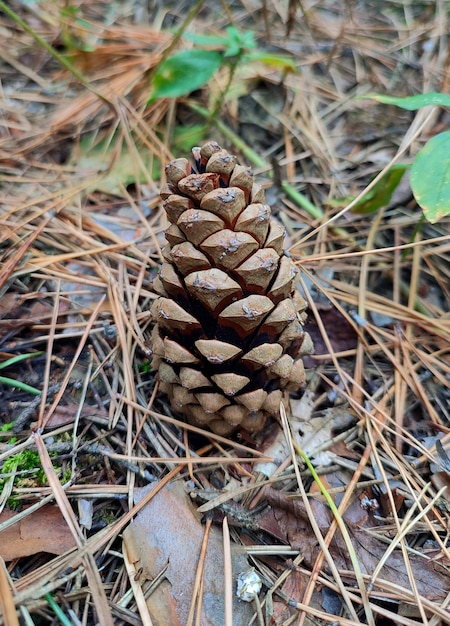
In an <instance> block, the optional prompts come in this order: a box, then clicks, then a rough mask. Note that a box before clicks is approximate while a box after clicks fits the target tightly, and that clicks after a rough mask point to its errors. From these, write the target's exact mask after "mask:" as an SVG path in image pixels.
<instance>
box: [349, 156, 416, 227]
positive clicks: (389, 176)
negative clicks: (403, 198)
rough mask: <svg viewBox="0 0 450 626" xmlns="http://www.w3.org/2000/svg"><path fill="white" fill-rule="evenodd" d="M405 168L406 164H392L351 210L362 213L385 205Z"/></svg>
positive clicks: (370, 211)
mask: <svg viewBox="0 0 450 626" xmlns="http://www.w3.org/2000/svg"><path fill="white" fill-rule="evenodd" d="M407 169H408V167H407V166H406V165H393V166H392V167H391V169H390V170H389V171H388V172H387V173H386V174H385V175H384V176H383V178H381V179H380V180H379V181H378V182H377V183H376V184H375V185H374V186H373V187H372V189H371V190H370V191H368V192H367V193H366V194H364V196H363V197H362V198H361V200H359V201H358V202H357V203H356V204H355V206H353V207H352V212H353V213H358V214H359V215H364V214H366V213H374V212H375V211H378V209H381V208H382V207H384V206H387V205H388V204H389V202H390V201H391V197H392V194H393V193H394V191H395V190H396V189H397V187H398V184H399V183H400V181H401V179H402V178H403V174H404V173H405V171H406V170H407Z"/></svg>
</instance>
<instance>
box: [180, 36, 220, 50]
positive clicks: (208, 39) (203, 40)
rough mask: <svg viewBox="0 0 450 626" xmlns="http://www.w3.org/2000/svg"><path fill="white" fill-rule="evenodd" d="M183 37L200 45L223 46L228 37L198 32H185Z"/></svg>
mask: <svg viewBox="0 0 450 626" xmlns="http://www.w3.org/2000/svg"><path fill="white" fill-rule="evenodd" d="M183 39H187V40H188V41H192V43H195V44H197V45H198V46H221V47H222V48H225V46H226V45H227V43H228V37H217V36H215V35H198V34H197V33H184V35H183Z"/></svg>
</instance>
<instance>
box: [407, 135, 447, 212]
mask: <svg viewBox="0 0 450 626" xmlns="http://www.w3.org/2000/svg"><path fill="white" fill-rule="evenodd" d="M411 189H412V192H413V194H414V198H415V199H416V202H417V204H418V205H419V206H420V207H421V208H422V210H423V213H424V215H425V217H426V219H427V220H428V221H429V222H431V223H433V224H434V223H435V222H437V221H438V220H439V219H441V218H442V217H444V216H445V215H449V214H450V130H447V131H445V132H444V133H439V135H435V137H433V138H432V139H430V140H429V141H427V143H426V144H425V145H424V147H423V148H422V150H421V151H420V152H419V153H418V155H417V156H416V158H415V159H414V162H413V165H412V168H411Z"/></svg>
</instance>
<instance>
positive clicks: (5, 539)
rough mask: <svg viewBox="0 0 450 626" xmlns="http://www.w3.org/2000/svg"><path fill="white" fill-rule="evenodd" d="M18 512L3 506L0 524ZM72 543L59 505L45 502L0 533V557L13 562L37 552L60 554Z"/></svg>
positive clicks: (72, 539) (71, 536) (72, 544)
mask: <svg viewBox="0 0 450 626" xmlns="http://www.w3.org/2000/svg"><path fill="white" fill-rule="evenodd" d="M15 515H17V513H16V512H14V511H11V510H9V509H4V510H3V512H2V513H1V514H0V524H3V523H4V522H6V521H7V520H9V519H11V518H12V517H14V516H15ZM74 546H75V539H74V537H73V535H72V533H71V532H70V530H69V527H68V526H67V524H66V522H65V520H64V517H63V516H62V514H61V512H60V510H59V507H57V506H54V505H52V504H47V505H45V506H43V507H42V508H40V509H38V510H37V511H34V513H31V514H30V515H28V516H26V517H24V518H23V519H21V520H19V521H18V522H16V523H15V524H12V525H11V526H9V527H8V528H6V529H5V530H3V531H1V532H0V556H2V557H3V559H4V560H5V561H12V560H13V559H19V558H21V557H23V556H29V555H30V554H36V553H38V552H49V553H50V554H63V553H64V552H67V550H70V549H71V548H73V547H74Z"/></svg>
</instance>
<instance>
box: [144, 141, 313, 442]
mask: <svg viewBox="0 0 450 626" xmlns="http://www.w3.org/2000/svg"><path fill="white" fill-rule="evenodd" d="M192 152H193V155H194V159H195V164H196V168H195V169H193V168H192V167H191V165H190V164H189V162H188V160H187V159H184V158H182V159H175V160H174V161H171V162H170V163H168V164H167V166H166V176H167V185H166V186H165V188H164V189H163V190H162V191H161V198H162V199H163V201H164V208H165V210H166V213H167V217H168V219H169V222H170V226H169V228H168V229H167V231H166V239H167V242H168V245H167V246H166V247H165V248H164V251H163V255H164V259H165V261H164V263H163V264H162V266H161V268H160V271H159V274H158V276H157V277H156V278H155V280H154V283H153V289H154V291H155V292H156V293H157V294H158V296H159V297H158V298H157V299H156V300H155V301H154V303H153V306H152V316H153V319H154V321H155V326H154V329H153V332H152V342H153V353H154V357H153V363H152V364H153V367H154V368H155V369H157V370H158V377H159V381H160V389H161V391H163V392H164V393H165V394H166V395H167V396H168V398H169V399H170V402H171V406H172V408H173V409H174V410H175V411H177V412H179V413H181V414H183V415H184V416H186V418H187V419H188V421H189V422H191V423H193V424H196V425H200V426H207V427H208V428H210V429H211V430H212V431H214V432H216V433H219V434H229V433H231V432H233V431H234V430H236V429H237V428H243V429H245V430H247V431H250V432H256V431H258V430H260V429H261V428H262V427H263V426H264V424H265V422H266V419H267V418H268V417H269V416H272V417H277V416H279V410H280V402H281V401H282V400H283V399H284V398H285V396H286V392H287V391H290V390H298V388H299V387H300V386H302V385H303V384H304V368H303V363H302V360H301V357H302V356H303V355H305V354H310V353H311V351H312V344H311V340H310V338H309V335H308V334H307V333H305V332H304V331H303V327H302V326H303V323H304V320H305V317H306V314H305V308H306V303H305V301H304V300H303V298H302V297H301V296H300V294H299V293H298V291H297V290H296V288H295V278H296V273H297V269H296V267H295V265H294V263H293V262H292V261H291V259H290V258H289V257H288V256H286V255H285V254H284V252H283V241H284V230H283V228H282V227H281V226H280V225H279V224H278V222H277V221H275V220H274V219H273V218H272V217H271V211H270V207H269V206H268V205H267V204H265V195H264V191H263V189H262V188H261V187H260V186H259V185H257V184H255V183H254V182H253V174H252V172H251V170H250V169H248V168H247V167H244V166H242V165H239V164H237V163H236V157H235V156H233V155H232V154H229V153H228V152H227V151H226V150H223V149H222V148H221V147H220V146H219V145H218V144H217V143H215V142H209V143H207V144H205V145H204V146H203V147H202V148H194V149H193V150H192Z"/></svg>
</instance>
